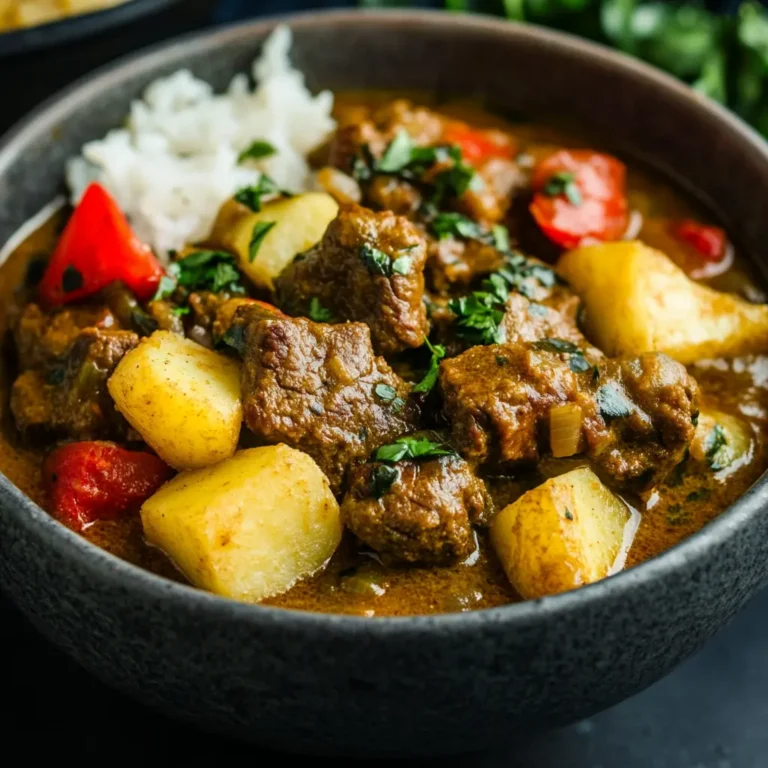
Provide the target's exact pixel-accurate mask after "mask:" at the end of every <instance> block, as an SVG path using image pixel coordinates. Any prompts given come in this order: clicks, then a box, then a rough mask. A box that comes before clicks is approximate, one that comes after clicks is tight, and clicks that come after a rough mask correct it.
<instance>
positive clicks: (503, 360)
mask: <svg viewBox="0 0 768 768" xmlns="http://www.w3.org/2000/svg"><path fill="white" fill-rule="evenodd" d="M496 365H498V366H499V368H503V367H504V366H505V365H509V358H507V357H504V355H496Z"/></svg>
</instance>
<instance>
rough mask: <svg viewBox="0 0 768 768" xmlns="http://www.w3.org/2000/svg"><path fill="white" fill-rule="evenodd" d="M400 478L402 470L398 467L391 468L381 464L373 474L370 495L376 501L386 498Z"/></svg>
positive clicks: (374, 469)
mask: <svg viewBox="0 0 768 768" xmlns="http://www.w3.org/2000/svg"><path fill="white" fill-rule="evenodd" d="M398 477H400V470H399V469H397V467H390V466H389V465H387V464H379V466H377V467H374V468H373V472H371V485H370V491H369V492H370V494H371V496H372V497H373V498H374V499H380V498H381V497H382V496H385V495H386V494H387V493H388V492H389V489H390V488H391V487H392V486H393V485H394V484H395V482H396V481H397V478H398Z"/></svg>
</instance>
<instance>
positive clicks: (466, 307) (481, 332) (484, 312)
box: [448, 291, 505, 344]
mask: <svg viewBox="0 0 768 768" xmlns="http://www.w3.org/2000/svg"><path fill="white" fill-rule="evenodd" d="M448 309H450V310H451V312H453V313H454V314H455V315H456V320H455V330H456V335H457V336H459V337H460V338H462V339H466V340H467V341H469V342H470V343H472V344H500V343H501V342H503V341H504V337H505V332H504V328H503V327H502V325H501V323H502V321H503V320H504V303H503V300H500V298H499V296H497V295H495V294H494V293H490V292H487V291H475V292H474V293H472V294H470V295H469V296H462V297H461V298H458V299H451V301H450V302H449V303H448Z"/></svg>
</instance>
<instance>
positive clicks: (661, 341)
mask: <svg viewBox="0 0 768 768" xmlns="http://www.w3.org/2000/svg"><path fill="white" fill-rule="evenodd" d="M558 272H559V273H560V274H561V275H562V276H563V277H564V278H565V279H566V280H567V281H568V282H569V283H570V284H571V286H572V287H573V289H574V290H575V291H576V293H578V294H579V295H580V296H581V298H582V299H583V301H584V305H585V308H586V317H585V322H586V330H587V335H588V336H589V337H590V339H591V340H592V341H593V342H594V343H595V344H596V345H597V346H598V347H600V349H602V350H603V352H605V353H606V354H607V355H639V354H641V353H643V352H665V353H666V354H668V355H669V356H670V357H672V358H674V359H675V360H678V361H680V362H681V363H686V364H688V363H693V362H695V361H696V360H700V359H702V358H713V357H736V356H738V355H743V354H749V353H762V352H768V306H765V305H758V304H750V303H749V302H747V301H744V300H742V299H740V298H738V297H736V296H733V295H731V294H727V293H720V292H718V291H715V290H713V289H711V288H708V287H707V286H705V285H700V284H699V283H696V282H694V281H693V280H691V279H690V278H689V277H688V276H687V275H686V274H685V272H683V271H682V270H681V269H680V268H679V267H678V266H676V265H675V264H674V263H673V262H672V261H671V260H670V259H668V258H667V257H666V256H665V255H664V254H663V253H661V252H660V251H656V250H654V249H652V248H649V247H648V246H646V245H643V244H642V243H639V242H624V243H606V244H605V245H593V246H588V247H585V248H579V249H577V250H575V251H570V252H569V253H566V254H564V255H563V257H562V258H561V259H560V262H559V263H558Z"/></svg>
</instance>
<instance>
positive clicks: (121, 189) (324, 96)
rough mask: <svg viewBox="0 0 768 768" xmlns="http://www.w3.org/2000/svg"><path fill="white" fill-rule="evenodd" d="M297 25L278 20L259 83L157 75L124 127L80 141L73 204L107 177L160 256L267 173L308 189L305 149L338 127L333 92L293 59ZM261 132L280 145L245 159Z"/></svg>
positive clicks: (72, 169)
mask: <svg viewBox="0 0 768 768" xmlns="http://www.w3.org/2000/svg"><path fill="white" fill-rule="evenodd" d="M290 45H291V33H290V30H289V29H288V28H287V27H279V28H277V29H276V30H275V31H274V32H273V34H272V35H271V36H270V37H269V39H268V40H267V41H266V43H265V44H264V48H263V52H262V55H261V57H260V58H259V60H258V61H257V62H256V63H255V64H254V66H253V77H254V79H255V81H256V83H257V86H256V88H255V89H253V90H252V89H251V88H250V83H249V79H248V77H247V76H246V75H237V76H236V77H235V78H234V79H233V80H232V83H231V84H230V86H229V89H228V90H227V92H226V93H224V94H220V95H217V94H214V92H213V89H212V88H211V86H210V85H209V84H208V83H206V82H204V81H203V80H198V79H197V78H195V77H194V75H192V73H191V72H189V71H188V70H180V71H179V72H176V73H175V74H173V75H171V76H169V77H166V78H163V79H160V80H156V81H155V82H154V83H152V84H151V85H150V86H149V87H148V88H147V90H146V92H145V93H144V97H143V99H141V100H140V101H135V102H134V103H133V104H132V105H131V111H130V116H129V118H128V121H127V124H126V127H125V128H121V129H119V130H114V131H111V132H110V133H109V134H107V136H106V137H104V138H103V139H101V140H98V141H92V142H90V143H88V144H86V145H85V146H84V147H83V151H82V155H81V156H80V157H77V158H74V159H73V160H71V161H70V163H69V165H68V168H67V182H68V184H69V188H70V191H71V197H72V202H73V203H76V202H77V201H78V200H79V199H80V197H81V195H82V193H83V192H84V190H85V188H86V186H87V185H88V184H89V182H91V181H99V182H101V183H102V184H103V185H104V186H105V187H107V189H108V190H109V191H110V192H111V193H112V194H113V195H114V197H115V198H116V200H117V201H118V203H119V204H120V206H121V208H122V209H123V211H125V213H126V214H127V215H128V217H129V219H130V220H131V223H132V225H133V227H134V230H135V232H136V234H137V235H138V237H139V238H141V239H142V240H143V241H144V242H146V243H149V244H150V245H151V246H152V247H153V248H154V250H155V252H156V253H157V254H158V256H159V257H160V258H161V259H166V258H167V254H168V252H169V251H171V250H177V249H180V248H181V247H183V246H184V245H185V244H186V243H194V242H196V241H199V240H201V239H202V238H204V237H206V235H208V233H209V232H210V229H211V226H212V225H213V222H214V219H215V218H216V214H217V213H218V210H219V207H220V206H221V204H222V203H224V202H225V201H226V200H227V199H228V198H230V197H232V195H233V194H234V193H235V192H236V191H237V190H238V189H240V188H241V187H244V186H248V185H250V184H254V183H255V182H256V181H257V180H258V178H259V175H260V172H264V173H266V174H268V175H269V176H271V177H272V178H273V179H274V180H275V181H276V182H277V184H278V185H279V186H280V187H281V188H283V189H288V190H291V191H294V192H299V191H302V190H305V189H307V188H308V187H309V186H310V184H311V173H310V169H309V166H308V164H307V160H306V157H307V155H308V154H309V153H310V152H311V151H312V150H314V149H315V148H317V147H318V146H320V145H321V144H322V143H323V142H324V141H325V139H326V138H327V137H328V135H329V134H330V133H331V132H332V131H333V129H334V127H335V123H334V121H333V118H332V117H331V110H332V108H333V95H332V94H331V93H330V92H328V91H324V92H322V93H320V94H318V95H317V96H313V95H312V94H311V93H310V91H309V90H308V89H307V87H306V85H305V83H304V76H303V75H302V73H301V72H299V71H298V70H296V69H294V68H293V67H292V66H291V63H290V60H289V57H288V53H289V49H290ZM255 140H264V141H267V142H269V143H270V144H272V146H273V147H274V148H275V149H276V150H277V151H276V154H274V155H272V156H271V157H268V158H264V159H262V160H258V161H253V160H247V161H245V162H243V163H240V164H238V156H239V154H240V153H241V152H242V150H243V149H245V148H246V147H248V146H250V144H251V143H252V142H253V141H255Z"/></svg>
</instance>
